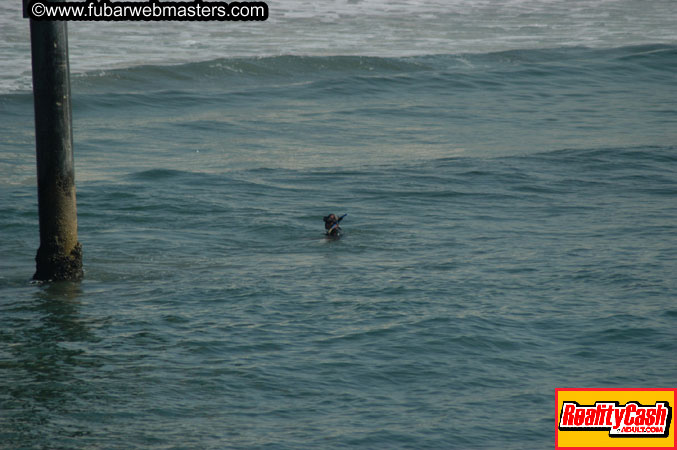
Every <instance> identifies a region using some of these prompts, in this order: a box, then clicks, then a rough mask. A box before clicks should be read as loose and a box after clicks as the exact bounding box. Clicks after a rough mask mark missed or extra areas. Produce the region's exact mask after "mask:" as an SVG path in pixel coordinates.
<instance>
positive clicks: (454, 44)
mask: <svg viewBox="0 0 677 450" xmlns="http://www.w3.org/2000/svg"><path fill="white" fill-rule="evenodd" d="M267 3H268V6H269V12H270V14H269V19H268V21H266V22H239V23H238V22H71V23H70V24H69V33H70V43H69V44H70V51H71V70H72V71H73V72H75V73H78V72H86V71H91V70H98V69H102V68H104V69H105V68H115V67H129V66H133V65H136V64H140V63H141V64H163V65H166V64H177V63H184V62H194V61H206V60H211V59H216V58H224V57H226V58H227V57H242V56H277V55H284V54H298V55H314V56H327V55H365V56H383V57H401V56H412V55H421V54H440V53H442V54H458V53H484V52H492V51H502V50H512V49H528V48H548V47H550V48H553V47H561V46H570V45H584V46H589V47H620V46H624V45H636V44H643V43H667V44H670V43H675V42H677V31H676V29H675V27H674V17H675V16H677V2H675V1H674V0H653V1H652V2H651V6H650V7H647V5H646V2H644V1H642V0H613V1H612V0H581V1H577V2H562V1H561V0H392V1H387V2H384V1H382V0H325V1H322V2H318V1H317V0H269V1H268V2H267ZM28 28H29V27H28V21H27V20H26V19H23V18H22V16H21V2H18V1H12V2H2V4H0V66H1V67H2V68H3V70H2V71H1V72H0V93H2V92H10V91H16V90H26V89H30V85H31V83H30V45H29V35H28Z"/></svg>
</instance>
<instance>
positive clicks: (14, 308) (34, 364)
mask: <svg viewBox="0 0 677 450" xmlns="http://www.w3.org/2000/svg"><path fill="white" fill-rule="evenodd" d="M31 288H33V287H32V286H31ZM81 294H82V290H81V286H80V285H79V284H77V283H70V282H62V283H52V284H44V285H40V286H38V289H37V290H36V291H35V293H34V294H33V296H32V299H31V301H24V302H20V303H13V301H12V299H6V300H3V302H2V304H0V308H1V310H2V317H1V318H0V330H1V331H0V339H1V341H0V349H1V351H0V374H2V376H0V386H1V389H0V403H1V404H2V412H1V413H0V442H3V444H5V445H8V446H10V447H13V446H32V443H35V442H34V440H35V439H39V438H40V434H41V430H44V429H45V427H51V426H56V427H58V426H59V416H60V415H61V414H62V413H66V412H69V411H75V410H78V409H79V408H82V406H83V405H82V404H81V401H82V400H81V399H80V398H79V397H80V393H81V392H83V391H84V390H86V385H87V381H86V380H84V379H83V378H82V377H80V376H79V372H80V370H79V368H80V367H81V365H82V363H83V362H85V363H86V365H88V366H91V364H92V361H86V360H87V358H86V355H85V350H84V349H83V348H82V347H81V344H82V343H85V342H91V341H92V340H95V337H94V335H93V334H92V333H91V332H90V330H89V329H88V326H87V323H86V322H85V321H84V320H82V318H81V317H80V315H79V306H80V305H79V302H78V298H79V297H80V295H81Z"/></svg>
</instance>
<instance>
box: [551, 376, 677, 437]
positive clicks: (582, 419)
mask: <svg viewBox="0 0 677 450" xmlns="http://www.w3.org/2000/svg"><path fill="white" fill-rule="evenodd" d="M675 391H676V389H556V390H555V396H556V403H557V430H556V435H555V446H556V448H558V449H589V448H677V447H676V446H675V436H674V424H673V421H672V410H673V406H674V403H675ZM619 438H622V439H619Z"/></svg>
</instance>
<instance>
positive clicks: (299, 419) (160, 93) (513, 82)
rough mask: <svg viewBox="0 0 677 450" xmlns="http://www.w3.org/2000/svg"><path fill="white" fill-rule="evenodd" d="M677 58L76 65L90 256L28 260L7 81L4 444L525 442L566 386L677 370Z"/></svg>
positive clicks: (639, 53)
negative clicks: (43, 268) (72, 272)
mask: <svg viewBox="0 0 677 450" xmlns="http://www.w3.org/2000/svg"><path fill="white" fill-rule="evenodd" d="M676 65H677V53H676V50H675V48H674V47H671V46H665V45H655V46H642V47H625V48H617V49H607V50H600V49H598V50H590V49H584V48H565V49H554V50H533V51H510V52H502V53H492V54H476V55H470V54H469V55H440V56H421V57H411V58H368V57H351V56H345V57H326V58H323V57H292V56H289V57H276V58H249V59H246V58H243V59H228V60H226V59H224V60H216V61H210V62H204V63H194V64H187V65H179V66H142V67H135V68H131V69H120V70H115V71H107V72H101V73H90V74H86V75H82V76H79V77H76V78H75V79H74V80H73V90H74V116H75V117H74V118H75V124H76V125H75V127H76V128H75V130H74V134H75V141H76V170H77V172H76V177H77V180H78V183H77V185H78V213H79V214H78V216H79V234H80V241H81V242H82V243H83V247H84V257H85V279H84V281H83V282H82V283H78V284H71V283H59V284H45V285H40V284H34V283H31V282H30V276H31V275H32V273H33V270H34V262H33V258H34V256H35V251H36V250H37V246H38V242H37V240H38V232H37V207H36V195H35V186H34V179H35V176H34V172H35V169H34V153H33V151H34V150H33V145H34V143H33V134H32V133H33V130H32V121H31V115H32V110H31V108H32V101H31V96H30V95H29V94H28V93H14V94H3V95H1V96H0V117H2V118H3V120H2V123H0V135H2V136H3V140H2V141H1V142H0V252H1V253H2V255H3V257H2V258H0V404H1V405H2V408H1V412H0V442H2V444H0V446H5V447H7V448H22V447H23V448H81V447H85V448H86V447H95V448H99V447H101V448H129V447H139V448H141V447H143V448H145V447H151V448H192V447H195V448H276V449H277V448H346V447H362V448H417V449H418V448H515V449H517V448H520V449H522V448H534V449H536V448H544V447H550V446H552V445H553V439H554V426H553V425H554V409H553V405H554V393H555V388H556V387H672V386H673V385H674V380H675V379H676V377H677V363H675V362H674V358H673V357H671V356H670V355H674V353H675V351H676V350H677V348H676V344H675V343H676V342H677V332H676V331H675V330H676V329H677V327H675V321H676V320H677V306H676V305H675V300H676V299H677V282H676V281H675V277H674V274H675V273H676V272H677V238H675V236H676V231H677V230H676V227H677V225H676V224H677V201H675V200H676V199H677V147H676V146H675V142H676V140H675V138H676V137H677V136H676V131H675V130H677V128H676V127H675V125H676V122H677V110H675V108H674V99H675V93H676V92H677V79H676V78H675V77H674V70H675V68H676V67H675V66H676ZM330 212H335V213H337V214H343V213H345V212H348V213H349V215H348V216H347V217H346V219H345V220H344V221H343V222H342V228H343V230H344V236H343V238H342V239H340V240H327V239H325V238H324V237H323V223H322V220H321V219H322V217H323V216H324V215H326V214H328V213H330Z"/></svg>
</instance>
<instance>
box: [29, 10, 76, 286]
mask: <svg viewBox="0 0 677 450" xmlns="http://www.w3.org/2000/svg"><path fill="white" fill-rule="evenodd" d="M30 27H31V55H32V63H33V97H34V102H35V143H36V159H37V169H38V210H39V216H40V248H39V249H38V254H37V256H36V257H35V262H36V272H35V275H34V276H33V278H34V279H36V280H45V281H46V280H53V281H58V280H79V279H81V278H82V245H80V243H79V242H78V219H77V209H76V202H75V171H74V162H73V132H72V128H71V93H70V68H69V65H68V31H67V28H66V22H63V21H49V20H44V21H35V20H32V19H31V21H30Z"/></svg>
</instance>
